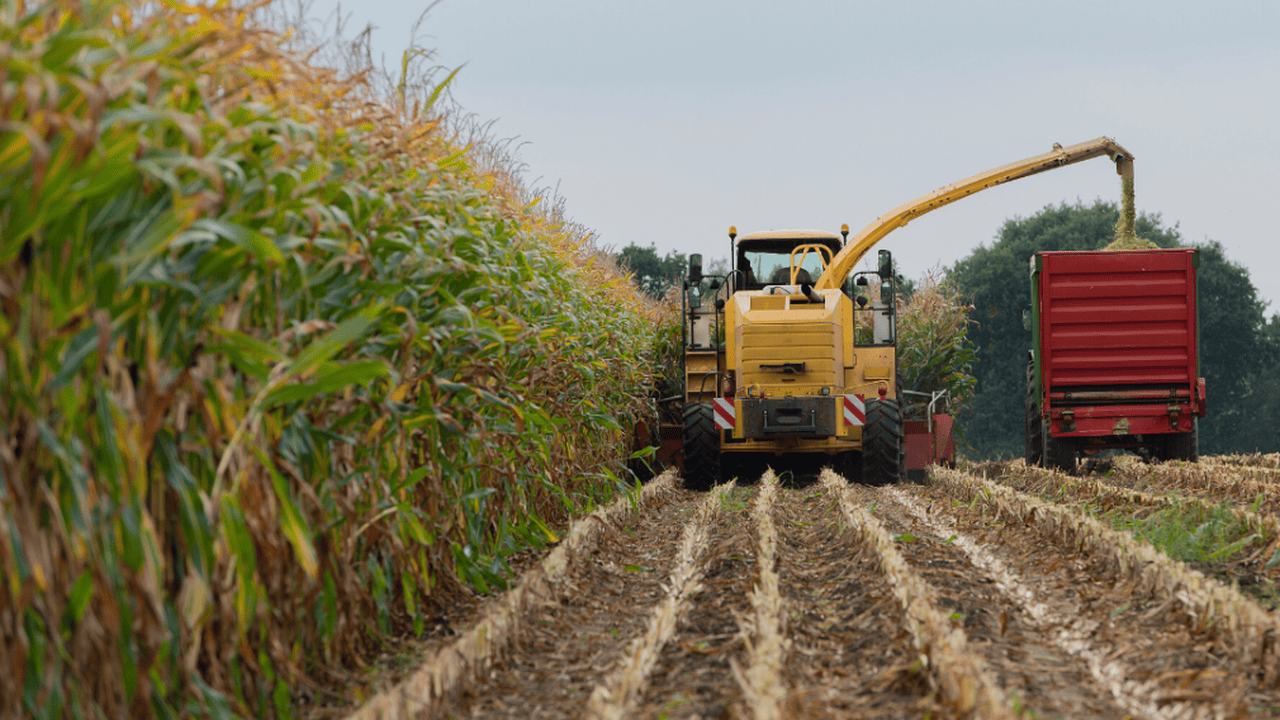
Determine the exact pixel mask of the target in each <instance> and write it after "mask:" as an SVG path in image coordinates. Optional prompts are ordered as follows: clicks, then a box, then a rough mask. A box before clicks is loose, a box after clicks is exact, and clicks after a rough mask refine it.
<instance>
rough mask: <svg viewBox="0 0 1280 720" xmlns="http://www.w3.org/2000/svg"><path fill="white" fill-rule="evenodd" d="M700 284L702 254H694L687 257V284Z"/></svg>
mask: <svg viewBox="0 0 1280 720" xmlns="http://www.w3.org/2000/svg"><path fill="white" fill-rule="evenodd" d="M701 282H702V253H694V254H692V255H690V256H689V284H690V285H697V284H698V283H701Z"/></svg>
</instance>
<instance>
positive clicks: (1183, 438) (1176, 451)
mask: <svg viewBox="0 0 1280 720" xmlns="http://www.w3.org/2000/svg"><path fill="white" fill-rule="evenodd" d="M1191 422H1192V425H1191V432H1189V433H1172V434H1169V435H1165V436H1164V459H1165V460H1183V461H1185V462H1199V460H1200V438H1199V435H1200V428H1199V424H1198V423H1196V421H1195V420H1194V419H1193V420H1192V421H1191Z"/></svg>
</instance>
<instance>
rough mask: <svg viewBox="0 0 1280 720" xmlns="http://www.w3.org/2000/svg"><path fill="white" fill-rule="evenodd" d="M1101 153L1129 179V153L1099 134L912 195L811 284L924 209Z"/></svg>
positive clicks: (828, 282) (849, 263)
mask: <svg viewBox="0 0 1280 720" xmlns="http://www.w3.org/2000/svg"><path fill="white" fill-rule="evenodd" d="M1102 155H1106V156H1108V157H1110V158H1111V159H1112V160H1113V161H1114V162H1115V163H1116V172H1117V173H1119V174H1120V176H1121V177H1122V178H1123V179H1125V180H1132V179H1133V155H1132V154H1130V153H1129V151H1128V150H1125V149H1124V148H1122V147H1120V146H1119V145H1118V144H1116V142H1115V141H1113V140H1112V139H1111V138H1108V137H1100V138H1096V139H1094V140H1090V141H1088V142H1082V143H1079V144H1076V145H1071V146H1069V147H1065V148H1064V147H1062V146H1061V145H1057V144H1055V145H1054V146H1053V150H1050V151H1049V152H1047V153H1044V154H1043V155H1036V156H1034V157H1029V158H1027V159H1025V160H1019V161H1017V162H1013V163H1009V164H1008V165H1001V166H1000V167H998V168H994V169H992V170H988V171H986V172H983V173H979V174H977V175H974V176H972V177H970V178H967V179H965V180H961V181H960V182H957V183H952V184H950V185H947V186H946V187H943V188H940V189H938V190H934V191H933V192H931V193H929V194H928V195H924V196H921V197H919V198H916V199H915V200H912V201H911V202H909V203H907V204H905V205H902V206H900V207H898V208H897V209H895V210H893V211H892V212H890V213H888V214H886V215H881V216H880V217H879V218H877V219H876V220H875V221H874V222H872V223H871V224H870V225H868V226H866V227H865V228H863V229H862V230H861V231H860V232H859V233H858V234H857V235H855V236H854V237H853V239H852V240H850V241H849V242H848V243H847V244H845V246H844V249H843V250H841V251H840V253H839V254H838V255H836V257H835V259H833V260H832V261H831V263H830V264H829V265H827V269H826V271H825V272H823V273H822V277H820V278H818V282H816V283H814V288H816V289H818V290H833V289H836V288H839V287H840V285H841V283H843V282H844V279H845V277H846V276H847V275H848V274H849V272H850V271H851V270H853V268H854V266H856V265H857V264H858V261H859V260H861V259H862V257H863V256H864V255H866V254H867V252H868V251H869V250H870V249H871V248H872V247H873V246H874V245H875V244H876V243H878V242H880V241H881V240H883V239H884V238H885V236H886V235H888V234H889V233H891V232H893V231H894V230H896V229H898V228H900V227H902V226H903V225H906V224H907V223H908V222H910V221H912V220H914V219H915V218H918V217H920V216H921V215H924V214H925V213H928V212H932V211H934V210H937V209H938V208H940V207H942V206H944V205H950V204H951V203H953V202H955V201H957V200H960V199H962V198H966V197H969V196H970V195H973V194H974V193H977V192H981V191H983V190H986V189H987V188H989V187H992V186H995V185H999V184H1001V183H1006V182H1010V181H1012V180H1019V179H1021V178H1024V177H1028V176H1030V175H1035V174H1036V173H1041V172H1044V171H1046V170H1053V169H1054V168H1059V167H1063V166H1065V165H1071V164H1073V163H1077V162H1081V161H1083V160H1090V159H1092V158H1096V157H1099V156H1102Z"/></svg>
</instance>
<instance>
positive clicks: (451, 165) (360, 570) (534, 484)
mask: <svg viewBox="0 0 1280 720" xmlns="http://www.w3.org/2000/svg"><path fill="white" fill-rule="evenodd" d="M249 10H252V8H250V9H249ZM249 10H240V9H236V8H234V7H232V6H230V5H228V4H218V5H212V6H208V5H194V6H189V5H185V4H182V3H179V2H173V1H166V2H163V3H159V4H155V3H149V4H141V3H139V4H134V3H109V2H103V1H101V0H90V1H88V2H73V1H71V0H62V1H59V2H52V3H45V4H33V3H29V2H24V1H23V0H17V1H16V2H6V3H4V4H3V5H2V6H0V33H3V38H2V39H0V53H2V54H3V64H2V65H0V92H2V94H0V122H2V124H0V176H2V177H3V182H0V256H2V262H0V302H3V305H4V309H5V312H4V314H3V318H2V319H0V336H3V354H2V355H0V472H2V473H3V477H2V478H0V566H2V567H3V573H4V577H3V582H0V665H3V666H4V667H5V668H8V670H7V671H6V672H5V673H3V674H0V714H3V715H5V716H14V715H32V716H36V717H123V716H126V715H127V716H140V717H149V716H160V717H171V716H190V715H201V716H204V715H208V716H215V717H231V716H255V717H262V716H273V715H274V716H283V717H289V716H291V715H292V714H293V713H294V712H295V711H296V709H297V708H298V707H299V706H300V704H304V705H305V704H306V703H308V702H313V701H314V700H313V699H309V698H313V696H316V695H317V694H318V693H319V694H323V693H322V689H323V688H328V687H334V686H337V685H341V684H342V683H344V682H347V681H349V680H350V679H351V673H352V672H353V669H358V668H360V667H361V666H362V665H363V664H364V663H367V662H368V661H369V659H370V658H371V657H372V656H373V655H374V654H376V653H377V652H379V651H380V649H381V647H382V645H383V642H384V640H385V639H386V638H388V637H392V636H395V635H398V634H406V633H415V632H416V633H421V632H422V623H423V619H422V618H423V617H424V616H427V615H428V613H429V611H430V609H431V608H432V607H435V606H438V605H440V604H442V603H443V604H447V603H448V602H450V598H451V597H455V596H457V595H458V594H460V593H463V592H465V590H464V588H466V587H474V588H477V589H480V590H493V589H499V588H502V587H505V585H506V579H505V578H506V577H507V574H506V573H505V571H504V560H503V558H504V557H505V556H506V555H507V554H509V553H511V552H514V551H516V550H518V549H521V548H526V547H529V546H535V547H537V546H542V545H544V544H546V543H548V542H554V541H556V540H558V535H559V533H558V532H557V530H556V528H557V527H561V526H563V525H564V524H565V523H567V521H568V518H569V517H570V516H571V515H573V514H575V513H578V512H581V511H583V510H588V509H590V508H591V507H593V506H594V505H595V504H596V503H597V502H598V501H600V500H602V499H604V498H606V497H608V496H610V495H612V493H613V492H614V491H615V490H617V489H618V488H620V487H626V485H627V483H626V482H625V480H623V479H621V476H620V473H621V471H622V467H623V466H622V464H621V460H625V457H626V453H627V452H628V450H629V447H628V445H627V440H628V438H627V433H625V432H624V431H623V426H624V425H626V424H627V423H628V419H629V418H634V417H638V416H639V415H641V414H642V413H644V412H645V410H644V407H645V406H646V395H647V392H648V387H649V386H650V384H651V383H650V379H649V377H648V372H649V371H648V370H647V368H649V367H651V363H650V362H649V361H648V356H647V353H649V352H651V349H650V348H651V345H652V343H651V342H650V340H649V338H651V337H652V335H653V332H654V331H653V330H652V328H653V327H654V322H653V319H652V316H651V315H652V313H651V311H650V309H649V308H648V307H647V305H645V304H644V302H643V301H642V300H641V299H640V298H638V297H637V296H636V295H635V293H634V292H633V291H632V290H631V289H630V287H629V286H628V284H627V283H626V282H625V279H624V278H620V277H618V276H616V274H614V273H613V272H612V271H611V270H610V269H609V268H610V267H611V263H606V262H600V261H599V260H598V258H597V253H596V251H595V249H594V248H593V247H592V245H591V243H590V239H589V238H587V237H585V236H584V235H583V234H582V233H581V232H578V231H576V230H575V229H574V228H572V227H569V226H565V225H562V224H559V223H557V222H554V218H551V217H549V216H548V214H547V213H546V212H544V211H541V210H540V209H539V208H538V207H536V206H535V205H534V204H533V203H532V202H529V201H527V200H526V199H522V198H520V197H518V196H517V195H516V193H513V192H509V191H508V192H503V188H504V187H505V186H506V185H509V182H507V181H508V180H509V178H504V177H500V176H496V175H494V174H486V173H480V172H478V171H476V170H472V169H471V168H470V167H469V164H468V163H469V159H468V158H469V155H468V150H467V148H465V147H461V146H458V145H456V144H455V143H454V142H453V141H452V140H451V138H450V136H449V134H448V133H447V132H446V131H445V129H444V118H443V116H442V115H441V114H440V113H439V112H438V111H436V110H435V109H434V103H435V100H436V98H437V97H438V95H439V91H440V90H441V89H442V87H443V86H440V87H437V88H436V89H435V91H434V92H433V93H431V94H429V95H428V96H427V97H426V98H425V100H424V99H422V98H418V99H417V100H416V101H414V102H412V103H411V102H409V95H408V94H406V93H404V92H403V91H402V94H401V95H400V97H399V102H397V101H396V99H395V98H390V99H388V98H384V97H377V96H376V95H375V94H374V93H373V92H372V91H371V90H370V89H369V87H368V85H367V84H364V82H363V80H362V78H361V77H359V76H354V77H346V78H339V77H338V76H337V74H336V73H334V72H332V71H326V70H321V69H317V68H315V67H311V66H309V65H308V64H306V63H305V62H304V61H303V60H301V59H299V58H298V57H296V56H293V55H291V54H289V53H286V52H285V51H283V50H281V49H280V47H281V42H280V38H279V37H277V36H276V35H275V34H273V33H271V32H269V31H267V30H264V29H261V28H259V27H257V26H255V25H254V24H253V23H251V22H250V21H249V20H248V18H249V16H250V15H251V12H249ZM407 61H408V56H406V62H407Z"/></svg>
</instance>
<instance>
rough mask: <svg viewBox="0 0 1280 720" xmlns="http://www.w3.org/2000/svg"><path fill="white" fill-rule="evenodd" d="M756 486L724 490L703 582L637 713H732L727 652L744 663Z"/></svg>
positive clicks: (671, 719) (670, 717)
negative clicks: (743, 632)
mask: <svg viewBox="0 0 1280 720" xmlns="http://www.w3.org/2000/svg"><path fill="white" fill-rule="evenodd" d="M754 492H755V491H754V488H749V487H748V488H738V489H737V490H735V491H734V492H733V493H730V494H729V495H726V496H725V499H724V501H723V504H722V511H721V513H720V516H719V518H718V520H717V523H716V525H715V527H714V528H713V529H712V531H711V542H710V549H709V550H708V551H707V554H706V556H705V557H704V560H703V562H704V570H703V578H702V586H701V588H700V590H699V591H698V592H697V593H695V594H694V595H693V596H692V597H691V598H690V601H689V603H690V609H689V611H688V613H686V614H685V615H684V616H683V617H681V618H680V620H679V623H678V624H677V626H676V633H675V636H674V637H672V638H671V641H670V642H668V643H667V645H666V646H665V647H664V648H663V650H662V653H661V654H660V655H659V658H658V661H657V663H656V664H655V666H654V668H653V671H652V672H651V674H650V675H649V683H648V685H647V686H646V687H645V690H644V693H643V695H642V698H641V700H640V702H639V704H638V706H637V707H636V710H635V715H634V716H635V717H637V718H663V719H664V720H676V719H677V718H720V717H732V716H733V715H732V711H730V707H731V706H733V707H734V708H735V710H736V707H737V706H739V705H740V704H741V701H742V691H741V689H740V688H739V686H738V682H737V680H736V679H735V678H734V676H733V669H732V667H731V665H730V659H731V658H732V659H733V660H734V661H735V662H737V663H738V664H739V665H740V666H746V665H747V664H748V658H747V654H746V647H745V645H744V643H743V638H742V635H741V631H740V625H739V618H746V617H748V616H749V615H750V614H751V613H752V612H753V610H752V607H751V588H752V585H753V584H754V582H755V578H756V570H755V562H756V555H755V541H754V537H753V535H752V532H751V524H752V523H751V516H750V502H751V498H752V495H754Z"/></svg>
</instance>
